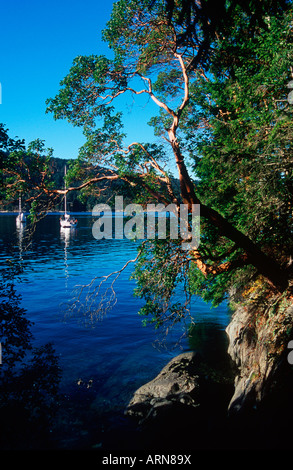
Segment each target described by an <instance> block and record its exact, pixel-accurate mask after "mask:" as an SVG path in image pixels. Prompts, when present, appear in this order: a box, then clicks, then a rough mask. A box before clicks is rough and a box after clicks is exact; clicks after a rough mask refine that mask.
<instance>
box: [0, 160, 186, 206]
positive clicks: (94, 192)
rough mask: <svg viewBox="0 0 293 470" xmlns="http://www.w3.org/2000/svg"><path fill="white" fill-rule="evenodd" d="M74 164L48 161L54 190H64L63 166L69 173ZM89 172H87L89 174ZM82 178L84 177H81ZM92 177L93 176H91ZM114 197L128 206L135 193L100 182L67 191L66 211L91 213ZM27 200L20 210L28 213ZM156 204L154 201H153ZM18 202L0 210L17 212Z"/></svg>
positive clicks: (114, 183) (60, 202)
mask: <svg viewBox="0 0 293 470" xmlns="http://www.w3.org/2000/svg"><path fill="white" fill-rule="evenodd" d="M73 162H74V160H73V159H63V158H58V157H51V158H50V161H49V173H50V175H51V183H52V186H53V188H54V189H64V187H65V181H64V169H65V165H66V167H67V171H69V169H70V166H71V164H72V163H73ZM101 171H102V172H103V174H105V169H101ZM97 172H99V169H98V168H97V167H95V168H93V173H95V175H96V174H97ZM90 173H91V172H89V174H90ZM83 176H84V175H83ZM92 176H93V175H92ZM81 182H82V181H78V180H75V181H71V182H70V186H71V187H78V186H79V184H81ZM173 183H174V187H175V192H176V193H177V194H178V193H179V181H178V180H173ZM115 195H120V196H121V195H122V196H123V197H124V202H125V204H129V203H131V202H133V201H134V199H135V198H137V194H135V191H133V194H132V189H131V188H130V187H129V185H127V184H125V183H124V182H123V181H121V180H117V181H112V182H110V183H109V182H108V181H105V182H100V183H98V184H95V185H92V186H88V187H87V188H86V189H85V190H83V191H69V192H68V193H67V209H68V211H70V212H85V211H86V212H91V211H92V210H93V208H94V206H95V205H96V204H99V203H104V204H108V205H110V206H114V204H115ZM28 199H29V197H28V195H26V194H23V195H22V210H24V211H29V210H30V203H29V202H27V201H28ZM153 202H156V201H153ZM18 204H19V203H18V200H14V201H10V202H6V203H3V201H2V203H1V208H0V210H4V211H17V210H18V207H19V206H18ZM54 210H56V211H63V210H64V200H63V196H60V198H59V199H58V200H57V201H56V203H55V205H54Z"/></svg>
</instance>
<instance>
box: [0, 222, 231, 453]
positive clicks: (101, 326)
mask: <svg viewBox="0 0 293 470" xmlns="http://www.w3.org/2000/svg"><path fill="white" fill-rule="evenodd" d="M92 225H93V219H92V217H91V216H90V215H80V214H79V215H78V226H77V228H75V229H65V230H60V225H59V215H48V216H47V217H46V218H45V219H43V220H41V221H40V223H39V225H38V226H37V229H36V231H35V233H34V234H33V237H32V240H31V243H30V244H29V245H28V246H27V244H26V240H25V227H20V228H19V230H18V229H16V225H15V216H10V215H5V216H4V215H0V248H1V251H0V262H1V263H2V264H4V263H5V260H6V259H7V258H8V257H11V256H13V257H14V259H15V260H20V261H21V264H22V267H23V272H22V274H21V275H20V277H19V279H18V280H17V282H16V288H17V292H18V293H20V294H21V297H22V301H21V306H22V307H23V308H25V309H26V311H27V316H28V318H29V320H31V321H32V322H33V325H32V328H31V330H32V333H33V336H34V345H35V346H41V345H43V344H45V343H47V342H52V344H53V347H54V349H55V351H56V354H57V355H58V358H59V361H60V366H61V368H62V379H61V383H60V391H61V393H62V394H63V396H64V402H63V403H62V407H61V408H62V409H60V416H59V418H58V420H57V421H56V424H57V425H58V426H57V429H56V435H57V437H56V439H57V444H58V446H60V447H67V448H78V447H80V446H81V447H82V446H92V445H97V446H99V445H102V442H103V439H105V435H106V434H105V426H106V424H105V423H106V422H108V420H109V419H110V420H112V421H113V416H114V417H115V416H117V413H123V409H124V407H125V405H126V404H127V403H128V400H129V399H130V398H131V396H132V394H133V393H134V391H135V390H136V389H137V388H138V387H139V386H141V385H142V384H143V383H145V382H147V381H149V380H151V379H152V378H153V377H154V376H155V375H156V374H157V373H158V372H159V371H160V370H161V368H162V367H163V366H164V365H165V364H166V363H167V362H168V361H169V360H170V359H171V358H172V357H173V356H175V355H176V354H178V353H180V352H182V350H187V349H189V348H190V345H192V346H194V344H192V343H189V342H188V340H187V339H186V340H183V341H182V343H181V344H180V345H179V346H176V344H177V341H178V337H180V336H181V335H182V333H183V332H184V326H183V325H178V326H177V327H176V329H175V330H174V331H173V332H171V333H169V335H168V337H162V336H161V334H160V332H159V333H155V332H154V330H153V329H152V327H151V326H147V327H143V326H142V319H141V317H139V316H138V315H137V312H138V310H139V309H140V307H141V306H142V301H141V300H140V299H137V298H134V297H133V294H132V293H133V288H134V286H135V284H134V281H130V280H129V277H130V274H131V271H132V269H133V264H129V265H128V266H127V268H126V269H125V270H124V271H122V272H121V275H120V276H119V278H118V279H117V281H116V283H115V293H116V295H117V299H116V300H117V302H116V304H115V305H114V307H113V309H112V310H111V311H109V312H108V313H107V315H106V316H105V317H104V318H103V320H102V321H99V322H95V323H92V324H91V325H90V327H89V323H88V322H86V321H85V320H86V319H85V318H84V317H83V310H82V309H81V310H80V312H79V314H78V315H70V314H68V313H69V312H68V310H66V308H65V306H66V303H67V302H69V304H70V303H72V301H73V300H74V295H75V293H76V286H77V285H90V284H91V281H92V280H93V279H94V278H99V279H102V278H103V276H107V275H109V274H110V273H111V272H113V271H117V270H119V269H121V268H122V266H123V265H124V264H125V262H126V261H127V260H128V259H133V258H135V256H136V254H137V244H136V243H135V242H134V241H131V240H127V239H124V240H114V239H113V240H96V239H95V238H94V237H93V235H92ZM109 281H110V282H111V278H110V280H109ZM106 285H109V284H105V286H106ZM83 300H84V299H83ZM93 308H94V306H93ZM192 313H193V316H195V317H196V321H197V323H199V324H207V323H208V324H209V330H210V331H211V330H212V329H214V330H217V331H220V332H221V334H223V332H224V328H225V327H226V325H227V323H228V321H229V313H228V311H227V308H226V306H222V307H220V308H218V309H212V310H211V309H210V308H209V306H208V305H206V304H204V303H203V302H202V301H199V300H196V301H195V302H194V303H193V306H192ZM203 328H204V327H203ZM158 345H161V346H162V345H164V348H163V347H157V346H158ZM196 347H198V344H197V345H196ZM122 416H123V414H122ZM105 417H106V418H105ZM115 419H116V418H114V420H115ZM123 420H124V418H123ZM112 421H111V422H112ZM115 422H116V421H115ZM123 422H124V421H123ZM117 423H118V418H117ZM117 426H118V424H117Z"/></svg>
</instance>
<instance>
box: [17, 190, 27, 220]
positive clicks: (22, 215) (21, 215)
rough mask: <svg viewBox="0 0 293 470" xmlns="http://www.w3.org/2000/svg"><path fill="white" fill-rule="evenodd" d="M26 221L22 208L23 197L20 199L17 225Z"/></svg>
mask: <svg viewBox="0 0 293 470" xmlns="http://www.w3.org/2000/svg"><path fill="white" fill-rule="evenodd" d="M25 222H26V215H25V213H24V212H22V210H21V197H19V199H18V215H17V217H16V223H17V225H20V224H24V223H25Z"/></svg>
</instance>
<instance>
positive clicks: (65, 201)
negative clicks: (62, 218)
mask: <svg viewBox="0 0 293 470" xmlns="http://www.w3.org/2000/svg"><path fill="white" fill-rule="evenodd" d="M64 189H65V190H66V165H65V168H64ZM66 206H67V198H66V193H65V197H64V208H65V215H66Z"/></svg>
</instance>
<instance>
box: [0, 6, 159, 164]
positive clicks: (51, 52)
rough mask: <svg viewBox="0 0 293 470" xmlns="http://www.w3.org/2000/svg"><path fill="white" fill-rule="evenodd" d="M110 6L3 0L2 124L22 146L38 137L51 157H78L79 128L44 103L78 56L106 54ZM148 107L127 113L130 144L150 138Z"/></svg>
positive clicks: (0, 74)
mask: <svg viewBox="0 0 293 470" xmlns="http://www.w3.org/2000/svg"><path fill="white" fill-rule="evenodd" d="M112 5H113V2H112V1H111V0H83V1H80V0H79V1H76V0H71V1H69V0H59V1H57V0H9V1H8V0H7V1H5V2H2V4H1V9H0V15H1V29H0V39H1V59H0V83H1V86H2V103H1V104H0V122H1V123H3V124H4V125H5V126H6V128H8V129H9V136H10V137H13V138H14V137H16V136H17V137H19V138H22V139H25V143H26V145H27V144H28V143H29V142H31V141H32V140H34V139H37V138H40V139H42V140H44V141H45V144H46V146H47V147H52V148H53V149H54V156H55V157H60V158H76V157H77V155H78V149H79V147H80V146H81V145H82V144H83V143H84V137H83V135H82V131H81V130H80V129H78V128H74V127H73V126H72V125H71V124H69V123H67V122H66V121H55V120H54V119H53V116H52V114H46V113H45V110H46V104H45V101H46V99H47V98H52V97H54V96H55V95H56V94H57V93H58V90H59V88H60V86H59V84H60V81H61V80H62V79H63V78H64V77H65V76H66V74H67V73H68V71H69V69H70V67H71V65H72V61H73V59H74V58H75V57H76V56H78V55H90V54H105V55H107V56H110V51H109V49H108V46H107V44H106V43H104V42H103V41H102V40H101V31H102V30H103V29H104V27H105V25H106V23H107V21H108V20H109V18H110V14H111V10H112ZM131 102H132V100H131V97H130V101H129V104H131ZM151 109H152V107H151ZM151 109H150V111H148V107H146V108H145V107H144V105H143V104H140V105H139V108H138V113H139V114H137V113H133V112H132V113H130V111H129V110H127V111H126V113H125V126H126V127H125V130H126V131H127V132H128V134H129V142H130V141H133V140H138V139H141V140H144V141H146V140H147V139H148V138H151V137H152V131H151V130H148V129H147V127H146V125H145V124H146V122H147V121H148V119H149V117H150V115H151Z"/></svg>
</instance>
